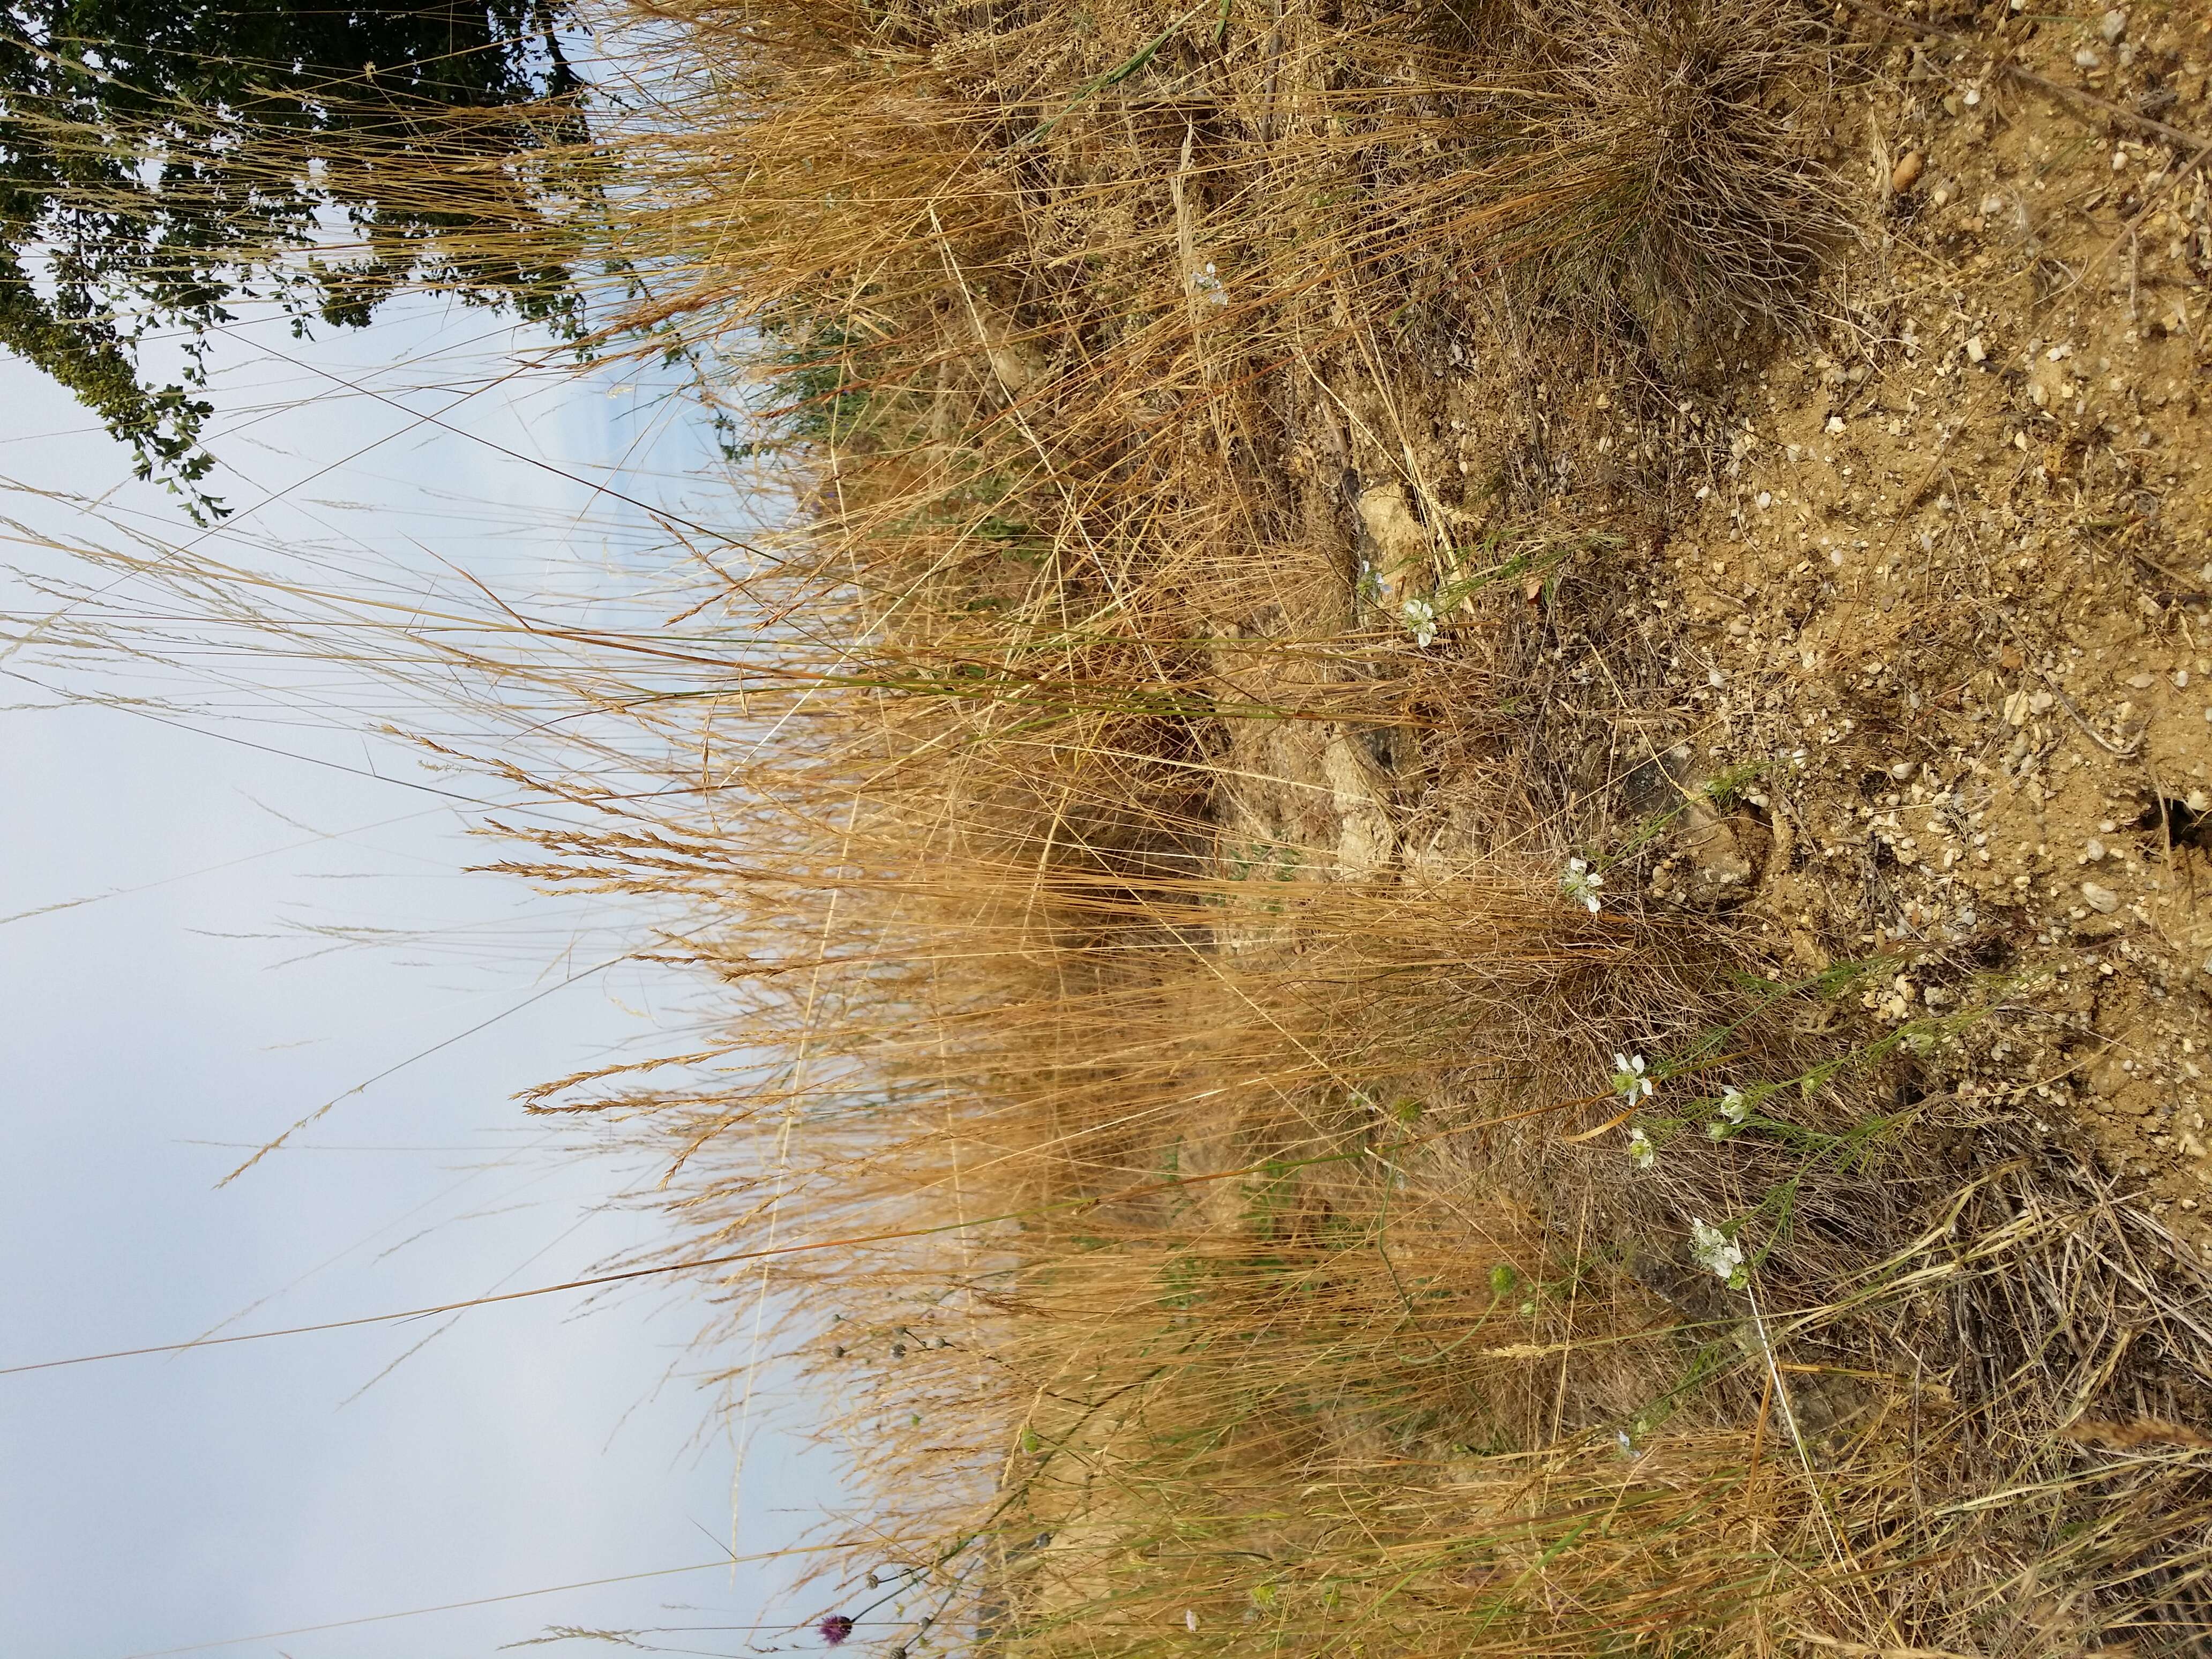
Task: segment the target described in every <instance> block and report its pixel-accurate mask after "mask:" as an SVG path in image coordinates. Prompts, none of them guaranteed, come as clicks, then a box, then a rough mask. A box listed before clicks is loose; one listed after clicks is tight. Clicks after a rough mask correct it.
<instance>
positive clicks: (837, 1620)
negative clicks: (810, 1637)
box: [817, 1613, 853, 1648]
mask: <svg viewBox="0 0 2212 1659" xmlns="http://www.w3.org/2000/svg"><path fill="white" fill-rule="evenodd" d="M817 1629H819V1630H820V1631H821V1632H822V1639H823V1641H825V1642H827V1643H828V1644H829V1645H830V1646H831V1647H833V1648H834V1647H836V1646H837V1645H839V1644H841V1643H842V1642H843V1641H844V1639H845V1638H847V1637H848V1636H850V1635H851V1634H852V1633H853V1621H852V1620H850V1619H848V1618H847V1617H846V1616H845V1615H844V1614H843V1613H831V1614H830V1615H829V1617H828V1618H827V1619H824V1620H823V1621H822V1623H821V1624H820V1625H819V1626H817Z"/></svg>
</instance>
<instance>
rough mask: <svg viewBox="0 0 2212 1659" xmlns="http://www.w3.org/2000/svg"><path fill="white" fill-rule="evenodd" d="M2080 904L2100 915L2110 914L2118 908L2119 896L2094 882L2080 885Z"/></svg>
mask: <svg viewBox="0 0 2212 1659" xmlns="http://www.w3.org/2000/svg"><path fill="white" fill-rule="evenodd" d="M2081 902H2082V903H2084V904H2086V905H2087V906H2088V907H2089V908H2091V909H2092V910H2094V911H2096V912H2097V913H2098V914H2099V915H2107V916H2109V915H2112V912H2113V911H2115V910H2117V909H2118V908H2120V896H2119V895H2118V893H2115V892H2114V891H2113V890H2112V889H2111V888H2109V887H2100V886H2098V885H2097V884H2096V883H2095V882H2093V881H2085V882H2083V883H2082V884H2081Z"/></svg>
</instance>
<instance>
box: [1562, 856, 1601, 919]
mask: <svg viewBox="0 0 2212 1659" xmlns="http://www.w3.org/2000/svg"><path fill="white" fill-rule="evenodd" d="M1604 885H1605V878H1604V877H1603V876H1601V875H1600V874H1598V873H1597V872H1596V871H1595V870H1593V869H1591V868H1590V867H1589V860H1587V859H1569V860H1567V873H1566V874H1565V875H1564V876H1561V877H1560V878H1559V888H1560V890H1561V891H1562V892H1564V893H1565V894H1566V896H1568V897H1569V898H1571V899H1572V900H1573V901H1574V902H1576V903H1577V904H1579V905H1581V906H1582V907H1583V908H1584V909H1585V910H1587V911H1589V913H1590V914H1591V915H1596V914H1597V906H1598V897H1597V890H1598V889H1599V888H1601V887H1602V886H1604Z"/></svg>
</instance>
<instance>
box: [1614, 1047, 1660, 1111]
mask: <svg viewBox="0 0 2212 1659" xmlns="http://www.w3.org/2000/svg"><path fill="white" fill-rule="evenodd" d="M1613 1092H1614V1093H1616V1094H1618V1095H1620V1097H1621V1098H1623V1099H1624V1100H1627V1101H1629V1102H1632V1103H1633V1102H1635V1101H1638V1100H1643V1099H1645V1098H1647V1097H1649V1096H1650V1093H1651V1079H1650V1078H1648V1077H1646V1076H1644V1056H1643V1055H1641V1054H1620V1053H1618V1052H1616V1053H1615V1054H1614V1055H1613Z"/></svg>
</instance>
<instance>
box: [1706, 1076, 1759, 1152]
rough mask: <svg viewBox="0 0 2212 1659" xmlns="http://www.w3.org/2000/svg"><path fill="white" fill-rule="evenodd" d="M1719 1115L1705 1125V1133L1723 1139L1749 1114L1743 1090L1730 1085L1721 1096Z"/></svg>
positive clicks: (1749, 1105)
mask: <svg viewBox="0 0 2212 1659" xmlns="http://www.w3.org/2000/svg"><path fill="white" fill-rule="evenodd" d="M1750 1115H1751V1103H1750V1102H1749V1101H1747V1100H1746V1099H1745V1098H1744V1097H1743V1091H1742V1090H1741V1089H1738V1088H1735V1087H1734V1086H1731V1087H1730V1088H1729V1091H1728V1092H1727V1093H1725V1094H1723V1096H1722V1097H1721V1115H1720V1116H1719V1117H1717V1118H1715V1119H1714V1120H1713V1121H1711V1123H1708V1124H1707V1125H1705V1133H1707V1134H1709V1135H1711V1137H1712V1138H1713V1139H1715V1140H1725V1139H1728V1137H1729V1135H1730V1134H1732V1133H1735V1130H1736V1129H1737V1128H1739V1127H1741V1126H1742V1123H1743V1121H1744V1119H1746V1118H1747V1117H1749V1116H1750Z"/></svg>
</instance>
